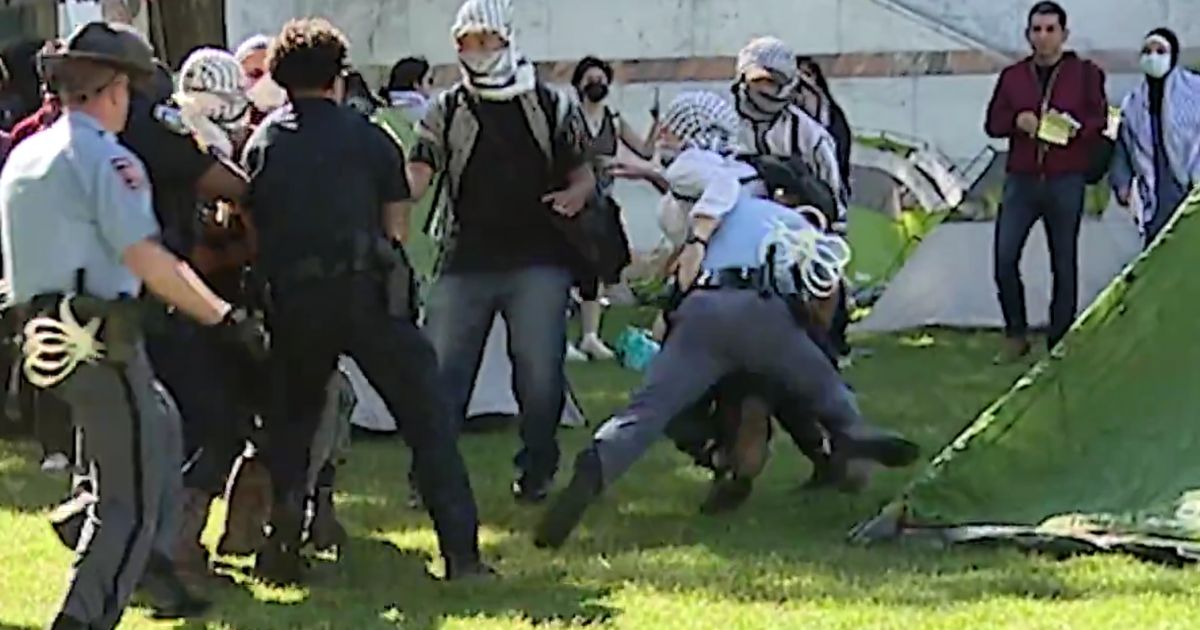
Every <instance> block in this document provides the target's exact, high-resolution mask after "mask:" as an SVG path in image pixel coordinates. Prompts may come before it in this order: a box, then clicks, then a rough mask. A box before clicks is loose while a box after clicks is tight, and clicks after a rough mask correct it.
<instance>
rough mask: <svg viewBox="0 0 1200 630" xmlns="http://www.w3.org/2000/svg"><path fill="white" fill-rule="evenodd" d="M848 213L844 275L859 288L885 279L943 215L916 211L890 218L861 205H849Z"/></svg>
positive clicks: (878, 283) (891, 274) (899, 266)
mask: <svg viewBox="0 0 1200 630" xmlns="http://www.w3.org/2000/svg"><path fill="white" fill-rule="evenodd" d="M849 216H850V220H849V222H848V223H849V241H850V248H851V252H852V256H851V258H850V264H849V266H848V267H847V274H846V277H848V278H849V279H850V280H851V282H852V283H853V284H854V286H855V287H859V288H862V287H874V286H879V285H882V284H884V283H886V282H888V281H889V280H890V279H891V278H892V276H893V275H895V273H896V272H897V270H899V269H901V268H902V265H903V264H904V262H905V260H906V259H907V258H908V256H909V255H910V254H911V253H912V252H913V251H914V250H916V248H917V246H918V245H919V244H920V243H921V239H923V238H925V236H926V235H927V234H928V233H929V232H930V230H932V229H934V227H935V226H936V225H937V224H938V223H939V222H941V220H942V219H943V218H944V217H945V215H944V214H927V213H924V212H916V211H907V212H902V213H899V214H898V215H897V216H895V217H890V216H887V215H885V214H882V213H879V212H876V211H875V210H873V209H871V208H869V207H862V206H851V207H850V212H849Z"/></svg>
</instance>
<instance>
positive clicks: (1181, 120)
mask: <svg viewBox="0 0 1200 630" xmlns="http://www.w3.org/2000/svg"><path fill="white" fill-rule="evenodd" d="M1163 80H1164V81H1165V83H1166V84H1165V86H1164V87H1163V97H1162V98H1163V104H1162V131H1163V147H1164V148H1165V149H1166V152H1167V162H1168V163H1169V164H1170V165H1171V174H1172V175H1173V176H1174V177H1175V180H1176V181H1177V182H1179V184H1180V185H1181V186H1182V187H1183V188H1184V189H1185V190H1187V189H1190V188H1191V187H1193V186H1195V185H1197V184H1200V75H1197V74H1196V73H1194V72H1192V71H1190V70H1187V69H1185V68H1183V67H1176V68H1175V69H1174V70H1172V71H1171V73H1170V74H1168V75H1167V76H1166V78H1165V79H1163ZM1121 112H1122V114H1123V115H1124V117H1125V125H1127V126H1128V129H1127V132H1126V133H1128V134H1129V136H1130V137H1132V140H1133V142H1132V144H1133V146H1130V147H1127V148H1128V149H1129V151H1130V153H1132V154H1133V159H1134V160H1135V161H1136V162H1137V165H1138V177H1139V179H1140V180H1142V182H1143V184H1146V185H1147V186H1148V187H1147V188H1146V190H1149V191H1153V190H1154V182H1153V181H1147V180H1153V177H1154V132H1153V126H1152V123H1151V114H1150V87H1149V85H1148V84H1147V82H1146V81H1142V82H1141V84H1140V85H1139V86H1138V87H1137V88H1136V89H1135V90H1134V91H1133V92H1131V93H1130V94H1129V96H1127V97H1125V102H1124V104H1123V105H1122V107H1121ZM1152 198H1153V196H1151V199H1152ZM1143 201H1144V200H1143Z"/></svg>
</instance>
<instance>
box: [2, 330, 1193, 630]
mask: <svg viewBox="0 0 1200 630" xmlns="http://www.w3.org/2000/svg"><path fill="white" fill-rule="evenodd" d="M929 337H930V339H921V340H920V343H912V342H908V341H905V340H904V339H903V338H900V339H897V338H892V337H881V338H873V339H867V340H865V343H866V345H869V346H873V347H874V349H875V350H876V355H875V356H874V357H872V358H869V359H864V360H861V361H859V362H858V364H857V365H856V366H855V367H854V369H853V370H852V371H851V373H850V379H851V381H852V383H853V384H854V385H855V387H856V389H857V391H858V392H859V395H860V399H861V402H862V406H863V408H864V410H865V412H866V413H867V415H868V416H869V417H871V418H873V419H875V420H877V421H879V422H881V423H882V424H886V425H888V426H891V427H894V428H897V429H899V430H902V431H904V432H906V433H908V434H909V435H911V436H912V437H914V439H916V440H917V441H918V442H920V443H921V444H922V446H923V447H924V448H925V450H926V452H927V453H932V452H934V451H935V450H936V449H938V448H940V447H941V446H942V445H943V444H945V443H946V441H948V440H949V439H951V438H952V437H953V436H954V435H955V434H956V433H957V432H958V430H959V429H960V428H961V427H962V426H964V425H965V424H966V423H967V422H968V421H969V420H970V419H971V418H973V417H974V416H975V414H976V413H977V412H978V411H979V410H980V409H981V408H983V407H984V406H985V405H987V404H988V403H989V402H991V400H992V399H993V398H995V396H997V395H998V394H999V393H1001V392H1002V391H1003V390H1004V389H1006V388H1007V387H1008V386H1009V384H1010V383H1012V381H1013V379H1015V378H1016V376H1017V375H1019V374H1020V372H1021V369H1022V366H1010V367H1006V368H994V367H992V366H991V365H990V363H989V359H990V356H991V353H992V351H993V350H994V344H995V341H996V338H995V337H991V336H977V335H959V334H952V333H943V332H933V333H930V335H929ZM859 343H860V344H862V343H864V341H863V340H860V341H859ZM572 372H573V382H574V384H575V387H576V389H577V390H578V391H579V393H580V396H581V399H582V402H583V404H584V406H585V410H586V411H587V414H588V416H589V418H591V419H592V422H593V427H594V426H595V425H596V424H597V423H598V421H599V419H602V418H605V417H608V416H609V415H610V414H611V413H612V412H613V411H615V409H616V408H617V407H619V406H620V405H621V404H623V401H624V400H625V398H626V396H627V394H628V391H629V388H630V386H631V384H635V383H636V382H637V381H638V377H637V376H636V375H630V374H628V373H625V372H623V371H621V370H617V369H614V368H613V367H612V366H605V365H586V366H578V367H573V368H572ZM590 435H591V430H590V429H589V430H582V431H578V430H576V431H565V432H563V433H562V442H563V453H564V471H563V474H562V475H561V476H562V477H564V479H563V481H565V477H566V476H567V475H568V474H569V472H570V470H569V469H570V462H571V461H572V458H573V455H574V453H576V452H577V451H578V449H579V448H580V447H581V446H582V445H583V444H584V443H586V442H587V440H588V439H589V438H590ZM517 446H518V440H517V437H516V436H515V435H513V434H500V435H487V436H466V437H464V438H463V440H462V449H463V452H464V457H465V459H466V460H467V461H468V463H469V465H470V468H471V472H472V480H473V483H474V489H475V494H476V496H477V498H478V503H479V507H480V515H481V519H482V521H483V526H484V530H483V538H484V548H485V555H486V556H487V557H488V559H489V560H493V561H495V562H496V563H497V565H498V567H499V568H500V569H501V571H502V573H503V574H504V577H503V579H501V580H498V581H495V582H486V583H475V584H440V583H437V582H434V581H432V580H430V579H428V578H427V577H426V575H425V569H426V565H427V564H428V558H427V557H426V556H425V555H424V553H423V552H422V551H421V550H424V549H432V548H433V545H432V544H431V543H430V541H431V540H432V535H431V534H430V533H429V531H430V523H429V519H428V517H427V516H426V515H425V514H424V513H423V512H421V511H414V510H410V509H408V508H407V507H406V506H405V494H406V488H407V484H406V481H405V475H406V473H407V471H408V454H407V449H405V448H404V447H403V446H402V443H401V442H399V441H394V442H393V441H370V442H360V443H358V444H356V445H355V448H354V453H353V456H352V457H351V460H350V464H349V465H348V466H347V467H346V468H345V470H344V471H343V472H342V474H340V475H339V485H340V487H341V493H340V494H339V496H338V509H339V512H340V513H341V516H342V518H343V519H344V520H345V521H346V523H347V525H348V526H349V527H350V529H351V532H352V534H353V535H354V536H355V538H354V539H353V541H352V542H351V544H350V545H349V548H348V549H347V551H346V554H345V557H344V559H343V560H342V562H341V563H339V564H338V565H336V566H327V567H323V573H326V575H325V576H324V577H325V579H322V580H319V581H318V583H317V584H316V585H314V586H313V587H312V588H311V589H309V590H287V591H280V590H272V589H266V588H263V587H262V586H260V585H258V584H256V583H254V582H253V581H252V580H249V579H248V578H247V577H246V575H245V572H244V571H240V570H235V571H234V579H235V580H237V581H238V582H239V583H241V584H242V586H239V587H237V588H226V589H223V590H221V591H220V592H218V593H216V595H217V597H216V599H217V606H216V609H215V610H214V612H213V613H212V615H211V616H210V619H209V621H213V620H215V621H217V622H219V623H220V624H223V625H224V626H226V627H230V628H236V629H254V630H259V629H271V628H348V627H353V628H368V629H369V628H396V627H402V628H416V629H419V630H424V629H433V628H439V627H441V626H442V625H443V624H444V623H446V621H447V620H448V619H453V618H465V617H486V618H492V619H512V620H514V621H517V620H519V621H520V622H521V623H525V624H528V623H533V624H543V623H558V624H562V625H580V624H589V623H590V624H603V623H605V622H607V621H609V620H616V619H618V618H619V616H620V610H619V609H616V608H613V607H612V606H611V604H610V602H609V601H608V600H609V599H610V594H611V593H612V591H613V590H614V589H620V588H624V587H625V586H626V585H632V586H633V587H634V588H644V589H648V590H652V591H658V592H663V593H671V594H677V593H684V594H686V593H697V594H701V595H702V596H703V597H704V598H706V599H716V600H728V601H733V602H742V601H745V602H764V603H774V602H782V601H786V600H801V601H822V600H833V601H836V602H839V603H846V604H854V603H858V602H863V601H871V602H882V603H887V604H897V605H902V606H920V607H930V608H936V607H942V606H946V605H948V604H957V603H966V602H975V601H981V600H986V599H989V598H994V597H1003V596H1019V597H1026V598H1034V599H1039V598H1040V599H1063V600H1071V599H1086V598H1091V597H1101V596H1105V595H1109V594H1114V593H1163V592H1169V591H1170V590H1172V589H1174V588H1177V587H1176V586H1175V585H1173V584H1172V583H1171V582H1170V576H1168V575H1165V574H1162V573H1158V572H1155V571H1147V572H1144V573H1139V574H1138V575H1135V576H1134V577H1132V578H1127V579H1122V580H1099V579H1098V580H1096V581H1095V583H1090V582H1089V583H1087V584H1083V585H1081V584H1080V583H1078V582H1075V581H1072V580H1070V579H1067V578H1066V577H1064V574H1063V573H1062V572H1061V571H1059V570H1058V569H1057V566H1058V565H1056V564H1054V563H1052V562H1050V561H1045V560H1041V559H1038V558H1030V557H1027V556H1024V555H1021V554H1017V553H1012V552H985V551H961V552H953V553H939V552H930V551H927V550H922V549H911V548H903V547H880V548H870V549H863V548H856V547H850V546H847V545H846V544H845V543H844V533H845V532H846V531H847V529H848V528H849V527H850V526H852V525H853V524H854V523H855V522H856V521H858V520H859V519H862V518H864V517H866V516H868V515H869V514H870V513H871V512H872V511H873V510H874V509H876V508H878V507H879V506H880V505H881V504H882V503H883V502H885V501H886V500H887V499H889V498H890V497H891V496H892V494H893V493H894V492H895V491H896V490H897V489H898V488H899V487H900V486H901V485H902V484H903V483H904V482H905V481H906V476H907V475H910V474H912V473H913V471H914V470H915V468H914V469H912V470H906V471H897V472H890V473H887V474H885V475H882V476H881V477H880V478H879V479H878V480H877V483H876V485H875V487H874V488H872V489H871V490H870V491H868V492H867V493H865V494H864V495H861V496H853V497H847V496H843V495H837V494H802V493H797V492H796V491H795V487H796V486H797V485H798V484H799V483H800V481H801V480H802V479H803V478H804V477H805V476H806V474H807V464H806V463H805V462H803V461H802V460H801V458H800V457H799V456H798V455H797V454H796V453H795V450H794V448H793V447H792V446H791V444H790V443H787V442H786V441H785V440H782V439H781V440H777V441H776V443H775V445H774V449H773V450H774V456H773V458H772V461H771V465H770V467H769V469H768V471H767V473H766V474H765V475H764V476H763V478H761V479H760V481H759V483H758V484H757V488H756V494H755V496H754V497H752V498H751V500H750V502H749V503H748V504H747V505H746V506H745V507H744V508H743V509H742V510H740V511H739V512H737V513H734V514H731V515H727V516H723V517H717V518H711V517H701V516H699V515H698V514H697V505H698V503H699V501H700V500H701V498H702V497H703V495H704V492H705V490H706V480H705V477H704V475H703V474H702V473H701V472H700V471H697V470H696V469H694V468H692V467H690V466H689V464H688V462H687V459H686V458H685V457H683V456H681V455H679V454H678V453H675V452H674V451H673V449H672V448H671V447H670V446H669V445H668V444H665V443H664V444H662V445H660V446H659V447H658V448H656V449H654V450H653V451H652V452H651V453H650V455H649V456H648V457H647V458H646V459H645V460H644V461H642V462H640V463H639V464H638V465H637V466H636V467H635V468H634V469H633V470H632V471H630V473H629V475H628V476H627V477H626V478H624V479H622V480H621V481H620V482H618V484H617V485H616V486H615V487H613V488H612V490H611V492H610V493H609V494H608V495H607V496H605V497H604V498H602V499H601V500H600V501H598V502H597V503H596V505H594V506H593V508H592V509H591V511H590V512H589V514H588V515H587V517H586V518H585V520H584V523H583V524H582V526H581V527H580V529H579V531H578V532H577V535H576V536H575V537H574V538H573V539H572V540H570V541H569V542H568V544H567V546H566V547H565V548H564V549H562V550H561V551H559V552H557V553H549V552H543V551H539V550H536V549H534V548H533V546H532V545H531V543H530V540H529V534H528V532H530V531H531V530H532V528H533V525H534V524H535V523H536V521H537V519H538V518H539V517H540V516H541V513H542V510H541V509H538V508H526V507H520V506H517V505H516V504H515V503H514V502H513V500H512V498H511V496H510V495H509V493H508V485H509V481H510V480H511V478H512V477H511V475H512V467H511V456H512V454H513V453H514V452H515V451H516V449H517ZM20 457H21V451H20V449H16V448H10V447H6V446H3V445H0V465H3V466H7V467H9V468H7V469H3V470H5V472H8V470H10V469H12V467H13V466H15V465H14V464H12V463H11V461H10V460H12V459H13V458H16V459H20ZM15 470H16V471H17V477H18V478H25V477H26V476H28V475H29V474H33V473H31V471H34V472H35V473H36V474H38V475H40V472H36V467H32V466H16V467H15ZM26 481H27V483H26V485H25V486H23V487H22V488H20V489H18V490H17V491H16V492H14V493H10V494H12V495H13V498H12V499H11V500H10V499H8V498H0V501H3V502H4V503H5V504H6V505H7V504H13V505H17V506H26V508H27V509H29V508H33V507H36V506H39V505H44V504H45V503H44V502H48V501H53V500H54V499H56V498H57V494H56V493H57V491H58V490H60V489H61V488H57V489H54V488H53V486H52V485H51V486H50V487H51V488H52V489H54V492H49V491H48V490H46V489H45V488H44V487H43V485H42V484H40V483H37V482H35V481H34V480H33V479H26ZM60 485H61V484H60ZM48 492H49V493H48ZM47 493H48V494H47ZM397 536H400V537H402V538H403V540H400V541H399V542H397V543H395V544H394V543H393V542H391V541H387V540H384V539H385V538H390V539H393V540H395V539H396V537H397ZM397 545H399V546H397ZM184 627H186V628H194V629H199V628H203V627H205V625H204V624H199V623H197V624H192V625H189V626H184Z"/></svg>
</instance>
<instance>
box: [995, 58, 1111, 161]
mask: <svg viewBox="0 0 1200 630" xmlns="http://www.w3.org/2000/svg"><path fill="white" fill-rule="evenodd" d="M1104 81H1105V77H1104V71H1103V70H1101V69H1100V68H1099V67H1098V66H1097V65H1096V64H1094V63H1092V62H1091V61H1088V60H1086V59H1082V58H1080V57H1079V56H1078V55H1076V54H1075V53H1072V52H1068V53H1066V54H1065V55H1064V56H1063V58H1062V61H1060V62H1059V64H1058V66H1057V67H1056V68H1055V69H1054V70H1053V71H1052V72H1051V75H1050V77H1049V80H1048V82H1047V85H1046V88H1047V89H1046V90H1043V89H1042V81H1041V80H1040V79H1039V77H1038V69H1037V68H1036V66H1035V65H1034V63H1033V58H1032V57H1029V58H1026V59H1024V60H1022V61H1020V62H1018V63H1015V64H1013V65H1011V66H1009V67H1007V68H1005V69H1004V71H1003V72H1001V73H1000V79H999V81H998V82H997V83H996V91H995V92H994V93H993V94H992V100H991V103H989V104H988V112H987V122H986V123H985V125H984V129H985V131H987V134H988V135H989V136H991V137H993V138H1008V142H1009V144H1008V172H1009V173H1024V174H1032V175H1066V174H1080V173H1084V172H1086V171H1087V170H1088V166H1089V164H1090V163H1091V155H1092V151H1093V150H1094V149H1095V148H1096V146H1097V143H1098V142H1099V139H1100V134H1101V133H1102V132H1103V131H1104V128H1105V126H1106V125H1107V124H1108V97H1107V96H1106V95H1105V91H1104ZM1051 109H1056V110H1058V111H1060V112H1064V113H1068V114H1070V115H1071V116H1073V117H1074V118H1075V119H1076V120H1078V121H1079V122H1080V123H1082V125H1083V127H1082V128H1081V129H1080V130H1079V132H1078V133H1077V134H1076V135H1075V137H1074V138H1073V139H1072V140H1071V141H1070V142H1069V143H1068V144H1067V145H1066V146H1058V145H1053V144H1047V143H1045V142H1042V141H1040V140H1037V139H1035V138H1031V137H1030V136H1029V134H1027V133H1025V132H1024V131H1021V130H1020V129H1019V128H1017V116H1018V115H1019V114H1020V113H1021V112H1033V113H1034V114H1037V115H1038V116H1041V114H1042V113H1043V112H1044V111H1049V110H1051Z"/></svg>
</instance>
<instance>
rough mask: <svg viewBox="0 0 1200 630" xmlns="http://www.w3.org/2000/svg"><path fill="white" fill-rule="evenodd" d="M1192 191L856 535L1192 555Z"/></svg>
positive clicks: (1198, 463)
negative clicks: (1156, 233)
mask: <svg viewBox="0 0 1200 630" xmlns="http://www.w3.org/2000/svg"><path fill="white" fill-rule="evenodd" d="M1198 210H1200V189H1197V190H1196V191H1195V192H1194V193H1193V194H1192V196H1191V198H1190V199H1189V200H1188V201H1187V202H1185V205H1184V207H1183V208H1182V210H1181V211H1180V212H1179V213H1178V215H1177V216H1176V217H1175V219H1174V220H1173V221H1172V223H1171V224H1170V225H1169V226H1168V227H1167V229H1166V230H1164V233H1163V235H1162V236H1160V238H1159V239H1158V241H1157V242H1156V243H1155V244H1154V245H1153V246H1152V247H1151V248H1150V249H1149V250H1148V251H1147V252H1145V253H1144V254H1142V255H1141V256H1140V257H1139V258H1137V259H1136V260H1135V261H1134V262H1133V263H1131V264H1130V265H1129V266H1128V267H1126V269H1125V271H1123V272H1122V273H1121V275H1120V276H1118V277H1117V278H1116V279H1115V280H1114V281H1113V282H1112V284H1110V285H1109V287H1108V288H1107V289H1105V291H1104V292H1103V293H1101V295H1100V297H1099V298H1097V300H1096V302H1095V303H1094V304H1093V305H1092V306H1091V307H1090V308H1089V309H1088V310H1087V311H1086V312H1085V313H1084V314H1083V316H1082V317H1081V318H1080V319H1079V321H1078V322H1077V323H1076V325H1075V327H1074V328H1073V329H1072V330H1071V332H1070V333H1069V334H1068V336H1067V337H1066V338H1065V339H1064V340H1063V342H1062V344H1060V346H1059V347H1058V348H1057V349H1056V350H1055V351H1054V352H1053V353H1052V354H1051V355H1050V356H1049V357H1047V358H1046V359H1044V360H1042V361H1041V362H1039V363H1038V364H1037V365H1036V366H1035V367H1034V368H1033V369H1032V370H1031V371H1030V372H1029V373H1028V374H1027V375H1026V376H1024V377H1023V378H1022V379H1020V381H1018V382H1017V383H1016V385H1014V387H1013V388H1012V390H1011V391H1009V392H1008V393H1007V394H1006V395H1004V396H1003V397H1002V398H1000V399H999V400H998V401H996V402H995V404H993V405H991V406H990V407H988V408H987V409H986V410H984V411H983V413H982V414H981V415H980V416H979V417H978V418H976V419H975V420H974V421H973V422H971V423H970V424H969V425H967V427H966V428H965V430H964V431H963V432H962V433H961V434H960V435H959V436H958V437H957V438H955V439H954V441H953V442H951V443H950V445H949V446H947V447H946V448H945V449H944V450H942V452H941V453H939V454H938V455H937V457H935V458H934V459H933V461H932V462H931V463H930V464H929V465H928V466H927V467H926V469H925V470H924V471H923V472H922V473H921V474H920V475H919V476H918V477H917V478H916V479H914V480H913V481H912V482H911V483H910V484H909V485H908V487H907V488H906V489H905V490H904V491H903V492H902V493H901V495H900V496H899V497H897V498H896V499H895V500H894V501H892V502H891V503H890V504H889V505H887V506H886V507H885V508H884V509H883V511H882V513H881V514H880V515H879V516H877V517H875V518H874V519H872V520H870V521H868V522H866V523H863V524H862V525H860V526H859V527H858V528H856V530H855V531H854V532H853V534H852V535H853V536H854V537H855V538H856V539H858V540H863V541H870V540H876V539H887V538H895V537H918V538H923V539H928V540H933V541H937V542H942V543H963V542H977V541H988V542H994V541H997V540H1000V541H1005V542H1010V543H1015V544H1019V545H1024V546H1030V547H1035V548H1049V549H1051V550H1056V551H1061V550H1066V551H1070V552H1074V551H1096V550H1120V551H1127V552H1134V553H1140V554H1145V555H1149V556H1152V557H1156V558H1163V557H1166V558H1170V559H1172V560H1181V559H1195V558H1197V557H1198V556H1197V554H1198V553H1200V492H1198V491H1197V489H1200V457H1198V456H1197V450H1198V447H1200V422H1197V415H1194V414H1200V395H1197V393H1196V391H1197V390H1195V389H1193V384H1192V383H1191V381H1192V380H1193V378H1194V372H1193V369H1194V368H1196V367H1197V366H1200V344H1197V343H1195V342H1194V338H1195V335H1196V322H1197V318H1198V316H1200V275H1198V274H1197V271H1196V269H1197V265H1196V264H1195V262H1196V259H1197V258H1198V257H1200V254H1198V253H1197V251H1198V250H1197V249H1196V247H1195V244H1196V243H1197V242H1200V217H1198V216H1197V214H1196V213H1197V211H1198Z"/></svg>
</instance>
